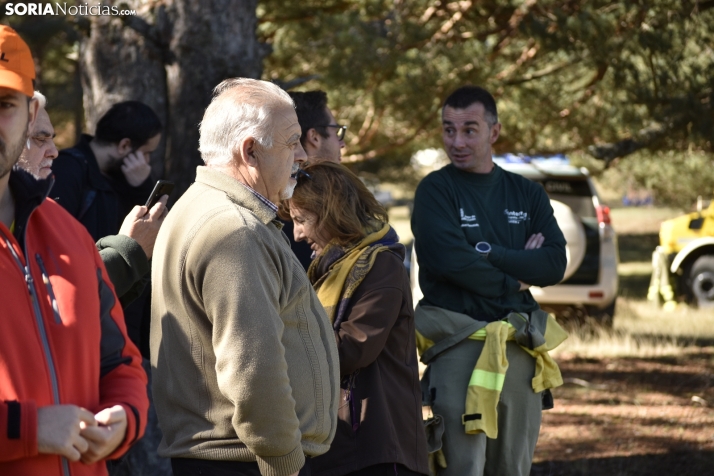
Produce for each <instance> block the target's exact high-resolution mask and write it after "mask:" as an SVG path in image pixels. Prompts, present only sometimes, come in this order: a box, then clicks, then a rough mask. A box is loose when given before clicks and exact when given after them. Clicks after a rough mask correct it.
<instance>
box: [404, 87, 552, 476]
mask: <svg viewBox="0 0 714 476" xmlns="http://www.w3.org/2000/svg"><path fill="white" fill-rule="evenodd" d="M500 131H501V124H500V123H499V122H498V112H497V110H496V102H495V100H494V99H493V97H492V96H491V94H489V93H488V91H486V90H485V89H483V88H480V87H475V86H465V87H462V88H459V89H457V90H456V91H454V92H453V93H452V94H451V95H450V96H449V97H448V98H447V99H446V101H445V102H444V107H443V109H442V137H443V141H444V148H445V149H446V153H447V155H448V157H449V159H450V160H451V164H449V165H447V166H445V167H444V168H442V169H440V170H438V171H436V172H433V173H431V174H429V175H428V176H427V177H426V178H425V179H424V180H423V181H422V182H421V183H420V185H419V187H418V188H417V191H416V195H415V199H414V213H413V215H412V231H413V233H414V238H415V241H414V243H415V247H416V248H415V249H416V254H417V256H418V258H419V284H420V286H421V290H422V292H423V294H424V298H423V299H422V300H421V301H420V304H419V307H418V308H417V314H420V315H421V316H422V318H423V319H427V320H428V319H433V318H434V316H436V315H437V314H438V313H439V312H441V311H442V310H444V312H452V313H458V314H454V315H457V316H458V315H461V316H463V315H465V316H469V317H470V318H471V319H473V320H474V321H484V322H493V321H497V320H500V319H503V318H504V317H506V316H507V315H508V314H510V313H512V312H516V313H522V315H523V316H526V317H528V316H530V315H531V314H532V313H533V312H534V311H538V310H539V306H538V304H537V303H536V302H535V300H534V299H533V296H532V295H531V293H530V292H529V290H528V288H529V287H530V286H531V285H536V286H548V285H553V284H556V283H558V282H559V281H560V280H561V279H562V278H563V273H564V271H565V265H566V256H565V239H564V238H563V234H562V232H561V231H560V229H559V228H558V224H557V222H556V221H555V218H554V217H553V209H552V208H551V206H550V201H549V199H548V196H547V195H546V193H545V190H544V189H543V188H542V186H541V185H539V184H536V183H534V182H531V181H529V180H527V179H525V178H523V177H521V176H520V175H516V174H512V173H509V172H506V171H504V170H503V169H502V168H500V167H499V166H498V165H496V164H494V162H493V158H492V149H491V148H492V145H493V144H494V143H495V142H496V140H497V139H498V136H499V133H500ZM420 308H421V312H420ZM466 321H469V320H468V319H466ZM417 329H419V324H418V323H417ZM456 334H458V332H454V335H453V336H450V340H451V341H452V344H450V345H449V346H448V347H447V348H446V350H443V351H441V352H439V353H438V355H436V357H434V358H433V359H431V360H430V362H429V367H430V369H429V376H428V383H427V392H428V397H429V399H430V400H431V404H432V410H433V412H434V413H435V414H439V415H441V416H442V417H443V418H444V424H445V434H444V438H443V445H444V446H443V451H444V455H445V458H446V463H447V468H441V469H440V470H439V472H438V474H439V475H440V476H451V475H458V476H472V475H482V474H487V475H488V474H490V475H496V474H498V475H528V474H529V472H530V466H531V460H532V458H533V451H534V450H535V444H536V441H537V439H538V432H539V430H540V421H541V405H542V404H541V394H540V393H535V392H534V391H533V388H532V386H531V379H532V378H533V376H534V372H535V361H534V359H533V357H531V356H530V355H529V354H528V353H526V352H525V351H524V350H523V349H522V348H521V347H520V346H519V345H518V344H516V343H515V342H512V341H509V342H508V343H507V349H506V351H507V358H508V363H509V365H508V370H507V372H506V375H505V380H504V381H503V388H502V390H501V395H500V400H499V403H498V409H497V410H498V437H497V438H496V439H489V438H487V437H486V435H485V434H484V433H478V434H467V433H466V432H465V429H464V421H463V420H462V417H468V416H469V415H465V413H467V412H466V411H465V395H466V390H467V387H468V386H469V384H470V378H471V375H472V372H473V370H474V366H475V364H476V361H477V359H478V358H479V355H480V353H481V350H482V348H483V345H484V342H483V341H476V340H470V339H468V338H466V337H467V336H468V334H467V335H465V336H462V337H458V336H457V335H456ZM462 334H463V333H462ZM432 340H433V339H432ZM447 340H448V339H447ZM478 417H479V418H480V415H479V416H478ZM465 420H468V418H465Z"/></svg>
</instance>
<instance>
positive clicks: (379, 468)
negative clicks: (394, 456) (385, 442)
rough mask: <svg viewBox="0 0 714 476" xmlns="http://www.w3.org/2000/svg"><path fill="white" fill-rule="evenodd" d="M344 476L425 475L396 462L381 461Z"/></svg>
mask: <svg viewBox="0 0 714 476" xmlns="http://www.w3.org/2000/svg"><path fill="white" fill-rule="evenodd" d="M345 476H425V475H423V474H421V473H416V472H414V471H412V470H411V469H409V468H407V467H406V466H404V465H401V464H398V463H382V464H375V465H374V466H367V467H366V468H362V469H359V470H357V471H353V472H351V473H348V474H346V475H345Z"/></svg>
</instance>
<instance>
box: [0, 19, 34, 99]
mask: <svg viewBox="0 0 714 476" xmlns="http://www.w3.org/2000/svg"><path fill="white" fill-rule="evenodd" d="M33 79H35V62H34V61H33V60H32V53H30V47H29V46H27V43H25V42H24V41H23V39H22V38H20V35H18V34H17V32H16V31H15V30H13V29H12V28H10V27H9V26H6V25H0V88H8V89H14V90H15V91H20V92H21V93H23V94H24V95H26V96H29V97H32V95H33V94H34V93H35V90H34V88H33V86H32V80H33Z"/></svg>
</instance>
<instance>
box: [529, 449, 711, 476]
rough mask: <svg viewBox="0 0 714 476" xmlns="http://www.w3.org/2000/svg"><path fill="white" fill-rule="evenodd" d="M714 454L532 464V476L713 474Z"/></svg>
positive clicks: (684, 453) (645, 456)
mask: <svg viewBox="0 0 714 476" xmlns="http://www.w3.org/2000/svg"><path fill="white" fill-rule="evenodd" d="M713 467H714V452H710V451H706V452H695V451H682V452H670V453H665V454H648V455H635V456H623V457H613V458H583V459H577V460H573V461H546V462H543V463H538V464H534V465H533V468H532V469H531V476H580V475H583V476H585V475H587V476H600V475H602V476H636V475H652V474H676V475H679V476H690V475H691V476H695V475H697V476H699V475H705V474H712V468H713Z"/></svg>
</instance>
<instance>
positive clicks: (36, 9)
mask: <svg viewBox="0 0 714 476" xmlns="http://www.w3.org/2000/svg"><path fill="white" fill-rule="evenodd" d="M5 15H8V16H10V15H19V16H25V15H30V16H32V15H35V16H44V15H55V16H59V15H65V16H66V15H79V16H99V15H114V16H127V15H136V11H135V10H120V9H119V7H115V6H110V5H102V4H101V3H95V4H89V3H83V4H81V5H67V3H66V2H63V3H6V4H5Z"/></svg>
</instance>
